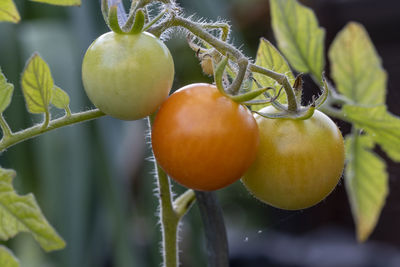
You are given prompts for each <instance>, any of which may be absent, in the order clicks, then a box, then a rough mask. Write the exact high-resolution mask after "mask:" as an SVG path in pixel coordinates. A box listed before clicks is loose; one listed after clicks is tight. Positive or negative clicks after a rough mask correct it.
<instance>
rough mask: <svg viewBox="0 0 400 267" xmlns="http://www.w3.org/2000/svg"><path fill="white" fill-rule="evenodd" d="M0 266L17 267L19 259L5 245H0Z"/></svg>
mask: <svg viewBox="0 0 400 267" xmlns="http://www.w3.org/2000/svg"><path fill="white" fill-rule="evenodd" d="M0 266H1V267H19V261H18V260H17V258H15V256H14V254H13V253H12V252H11V251H10V250H9V249H8V248H6V247H4V246H0Z"/></svg>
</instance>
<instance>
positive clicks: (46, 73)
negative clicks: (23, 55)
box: [21, 53, 54, 113]
mask: <svg viewBox="0 0 400 267" xmlns="http://www.w3.org/2000/svg"><path fill="white" fill-rule="evenodd" d="M21 83H22V91H23V93H24V97H25V101H26V107H27V109H28V111H29V112H31V113H45V112H47V111H48V108H49V104H50V99H51V93H52V89H53V87H54V82H53V78H52V76H51V73H50V68H49V66H48V65H47V63H46V62H45V61H44V60H43V59H42V58H41V57H40V56H39V55H38V54H36V53H35V54H33V56H32V57H31V58H30V59H29V60H28V62H27V64H26V66H25V69H24V72H23V74H22V82H21Z"/></svg>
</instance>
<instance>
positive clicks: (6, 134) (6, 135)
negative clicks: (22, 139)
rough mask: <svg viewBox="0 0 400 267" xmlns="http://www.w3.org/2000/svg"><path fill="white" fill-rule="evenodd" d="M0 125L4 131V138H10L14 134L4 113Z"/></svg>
mask: <svg viewBox="0 0 400 267" xmlns="http://www.w3.org/2000/svg"><path fill="white" fill-rule="evenodd" d="M0 127H1V130H2V131H3V138H9V137H10V136H11V135H12V132H11V129H10V126H8V124H7V122H6V120H5V119H4V117H3V114H0Z"/></svg>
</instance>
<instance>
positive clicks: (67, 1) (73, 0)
mask: <svg viewBox="0 0 400 267" xmlns="http://www.w3.org/2000/svg"><path fill="white" fill-rule="evenodd" d="M31 1H32V2H39V3H45V4H51V5H57V6H80V5H81V0H31Z"/></svg>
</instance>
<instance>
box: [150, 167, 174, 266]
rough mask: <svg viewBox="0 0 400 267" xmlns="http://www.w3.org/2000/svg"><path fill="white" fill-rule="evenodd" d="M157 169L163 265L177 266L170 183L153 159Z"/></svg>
mask: <svg viewBox="0 0 400 267" xmlns="http://www.w3.org/2000/svg"><path fill="white" fill-rule="evenodd" d="M155 167H156V170H157V182H158V190H159V201H160V204H159V205H160V217H161V218H160V219H161V232H162V248H163V252H164V253H163V257H164V259H163V262H164V264H163V266H164V267H177V266H178V262H179V261H178V249H177V247H178V244H177V233H178V223H179V217H178V215H177V214H176V213H175V211H174V209H173V206H172V198H171V185H170V182H169V179H168V176H167V174H166V173H165V172H164V171H163V170H162V169H161V167H160V166H159V165H158V163H157V162H156V161H155Z"/></svg>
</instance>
